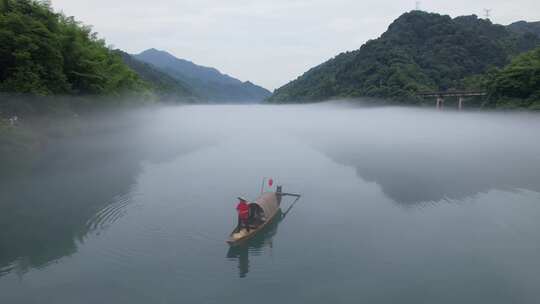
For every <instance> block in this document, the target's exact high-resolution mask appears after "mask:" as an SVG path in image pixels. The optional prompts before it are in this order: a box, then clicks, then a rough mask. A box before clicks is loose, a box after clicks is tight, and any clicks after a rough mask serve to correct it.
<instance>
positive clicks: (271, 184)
mask: <svg viewBox="0 0 540 304" xmlns="http://www.w3.org/2000/svg"><path fill="white" fill-rule="evenodd" d="M268 185H269V186H270V187H272V186H273V185H274V180H273V179H269V180H268Z"/></svg>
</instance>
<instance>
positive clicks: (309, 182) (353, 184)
mask: <svg viewBox="0 0 540 304" xmlns="http://www.w3.org/2000/svg"><path fill="white" fill-rule="evenodd" d="M539 130H540V116H539V115H538V114H530V113H529V114H526V113H478V112H453V111H445V112H438V111H435V110H431V109H416V108H398V107H386V108H362V107H355V106H353V105H348V104H335V103H326V104H318V105H298V106H262V105H251V106H247V105H242V106H235V105H228V106H214V105H207V106H178V107H162V108H153V109H147V110H143V111H134V112H127V113H122V114H121V115H114V116H112V115H110V116H107V117H96V118H95V119H93V120H92V121H90V122H89V127H88V129H87V130H86V131H85V132H84V134H82V135H80V136H78V137H76V138H72V139H69V140H59V141H58V142H55V143H54V144H50V145H49V148H48V149H47V151H45V153H44V155H43V157H42V159H41V161H40V163H39V164H38V165H37V166H36V168H35V169H34V170H32V171H31V172H29V173H27V174H24V175H22V176H18V177H16V178H15V177H14V178H12V179H4V180H1V181H0V223H1V230H0V303H95V302H105V303H156V302H158V303H159V302H164V303H169V302H185V303H232V302H243V301H244V300H246V299H256V301H257V302H258V303H275V302H280V303H303V302H306V303H307V302H311V303H328V302H337V303H357V302H369V303H395V302H396V301H398V302H400V303H419V302H433V303H458V302H459V303H479V302H480V303H535V301H537V300H538V298H540V294H539V292H538V290H537V286H538V285H539V284H540V277H539V276H538V273H539V271H540V260H538V252H540V233H539V232H538V231H540V221H538V216H539V215H540V141H539V140H538V139H539V135H538V131H539ZM262 177H273V178H274V179H275V180H276V181H277V183H278V184H280V185H283V186H284V190H285V191H290V192H295V193H301V194H302V195H303V196H302V199H301V200H300V201H299V202H298V203H297V204H296V205H295V207H294V208H293V209H292V210H291V212H290V213H288V214H287V215H286V216H284V217H283V218H281V220H280V221H278V222H277V223H275V224H274V225H272V227H269V229H268V230H267V231H266V232H265V233H263V234H261V235H260V236H259V237H258V238H256V239H255V240H253V241H252V242H250V243H249V244H247V245H246V246H243V247H239V248H234V249H229V247H228V246H227V245H226V244H225V239H226V238H227V237H228V234H229V233H230V231H231V230H232V229H233V228H234V225H235V221H236V219H235V210H234V207H235V203H236V202H235V198H236V197H237V196H239V195H243V196H247V197H248V198H250V199H255V198H256V197H257V195H258V193H259V191H260V186H261V179H262ZM290 203H292V200H285V201H284V202H283V208H287V207H288V206H289V205H290ZM397 299H399V300H397Z"/></svg>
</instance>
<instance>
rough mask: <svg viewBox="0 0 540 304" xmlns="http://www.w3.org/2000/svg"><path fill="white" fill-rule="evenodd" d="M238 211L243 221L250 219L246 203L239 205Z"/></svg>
mask: <svg viewBox="0 0 540 304" xmlns="http://www.w3.org/2000/svg"><path fill="white" fill-rule="evenodd" d="M236 210H237V211H238V217H239V218H240V219H241V220H247V219H248V218H249V206H248V204H246V202H240V203H238V206H236Z"/></svg>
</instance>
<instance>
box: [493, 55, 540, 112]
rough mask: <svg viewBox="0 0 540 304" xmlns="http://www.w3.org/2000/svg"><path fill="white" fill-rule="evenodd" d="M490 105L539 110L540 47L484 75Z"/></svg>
mask: <svg viewBox="0 0 540 304" xmlns="http://www.w3.org/2000/svg"><path fill="white" fill-rule="evenodd" d="M486 79H487V85H486V86H487V87H488V89H489V92H490V97H491V98H489V100H490V101H491V104H490V105H491V106H497V107H528V108H534V109H538V110H540V47H539V48H536V49H535V50H532V51H530V52H527V53H524V54H522V55H520V56H518V57H516V58H515V59H514V60H512V63H510V64H509V65H508V66H506V67H505V68H503V69H501V70H498V71H495V72H494V73H492V74H491V75H489V76H487V77H486Z"/></svg>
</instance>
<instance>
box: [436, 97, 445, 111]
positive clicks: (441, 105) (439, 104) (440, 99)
mask: <svg viewBox="0 0 540 304" xmlns="http://www.w3.org/2000/svg"><path fill="white" fill-rule="evenodd" d="M443 108H444V98H443V97H442V96H437V110H442V109H443Z"/></svg>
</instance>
